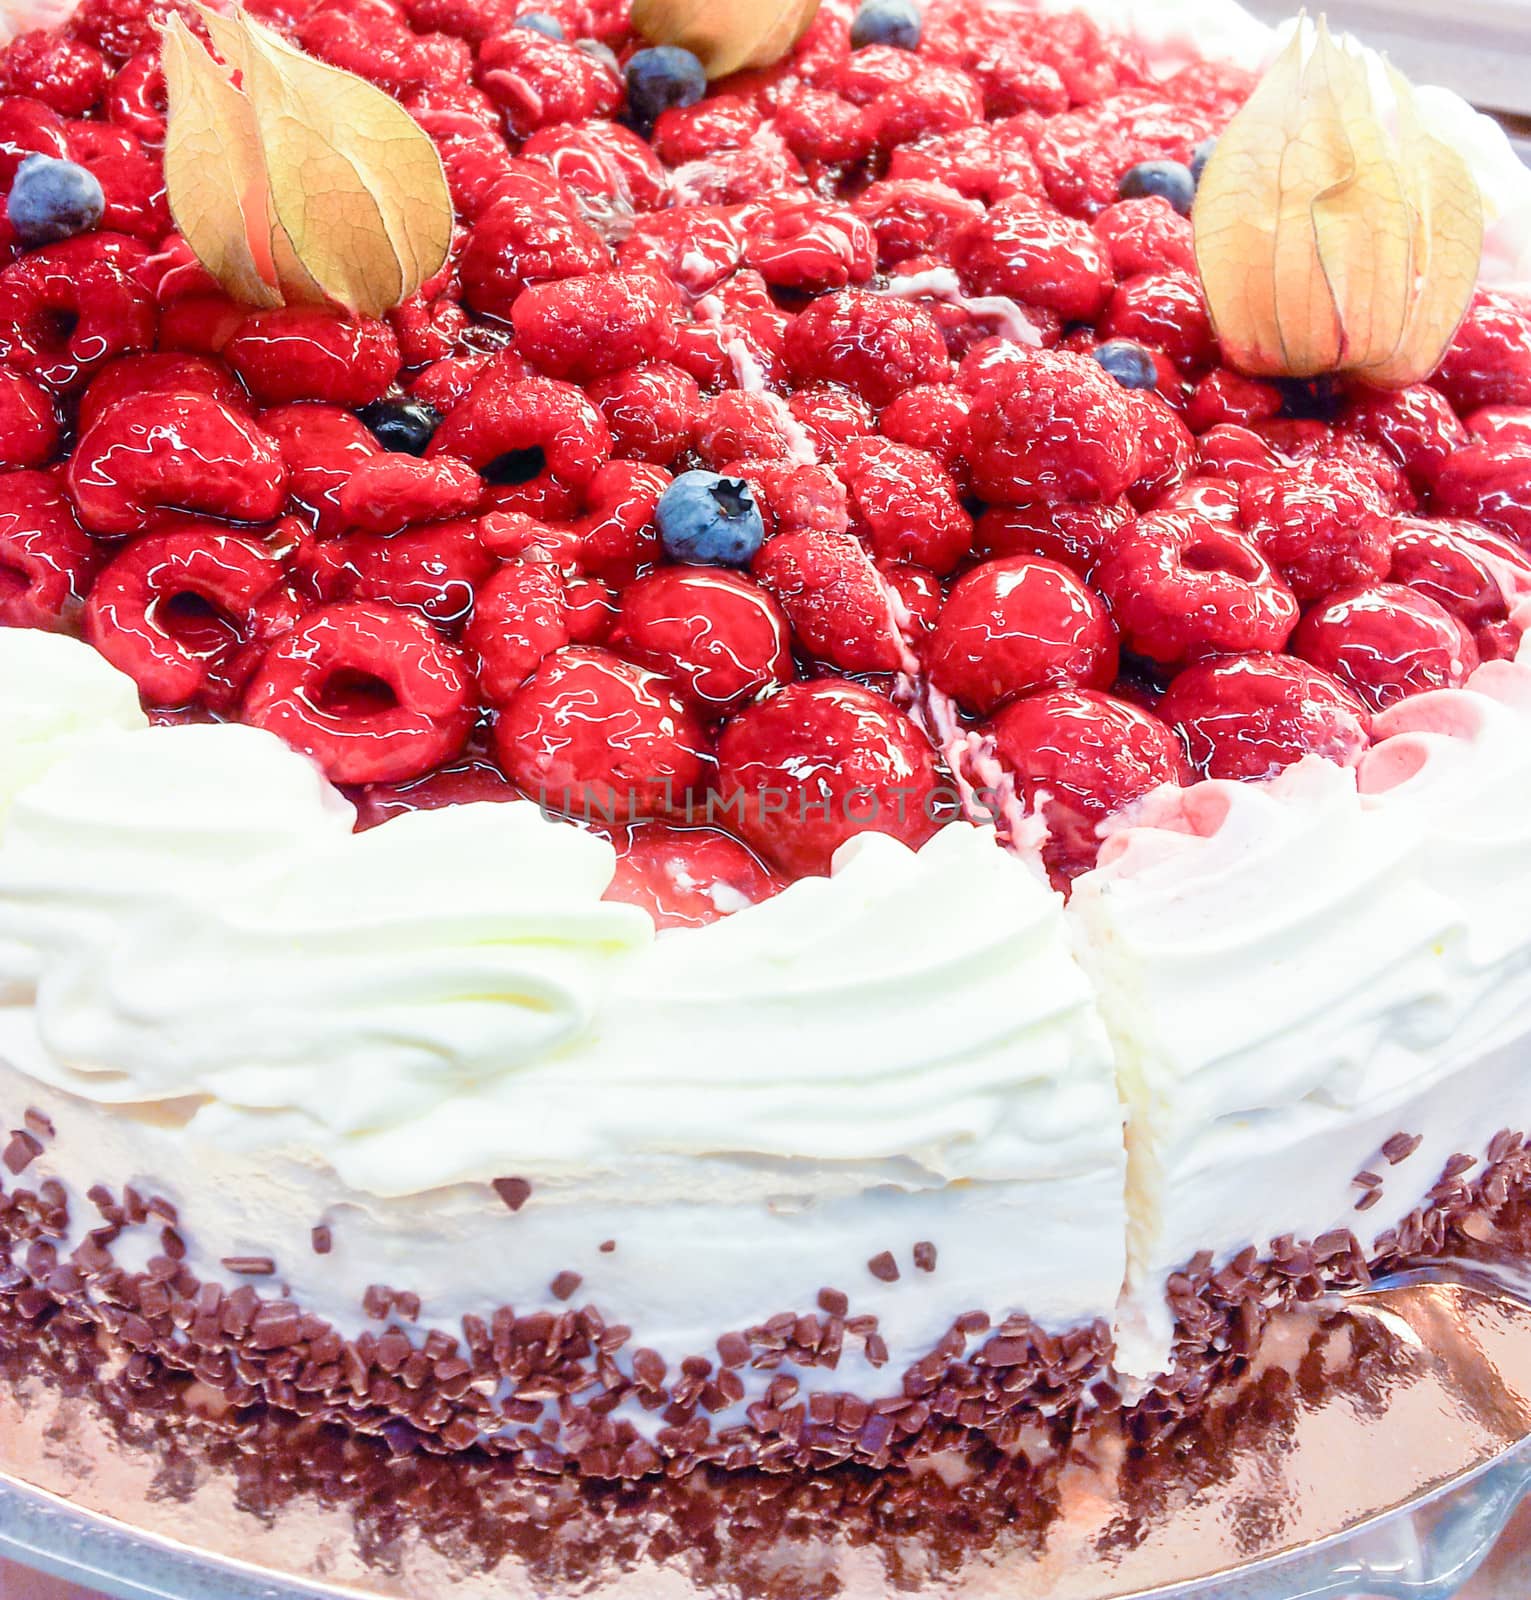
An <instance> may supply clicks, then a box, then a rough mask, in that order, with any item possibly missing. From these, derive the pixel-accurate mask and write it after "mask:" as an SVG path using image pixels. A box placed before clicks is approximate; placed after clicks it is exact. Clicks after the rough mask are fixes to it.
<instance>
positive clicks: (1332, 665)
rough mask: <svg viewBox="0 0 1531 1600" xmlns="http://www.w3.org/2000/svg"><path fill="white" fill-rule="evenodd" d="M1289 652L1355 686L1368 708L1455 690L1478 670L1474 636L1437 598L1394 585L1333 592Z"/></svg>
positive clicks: (1349, 686) (1304, 623)
mask: <svg viewBox="0 0 1531 1600" xmlns="http://www.w3.org/2000/svg"><path fill="white" fill-rule="evenodd" d="M1292 653H1293V654H1294V655H1298V656H1301V657H1302V659H1303V660H1304V661H1309V662H1311V663H1312V664H1313V665H1314V666H1315V667H1320V668H1322V669H1323V670H1324V671H1325V672H1327V673H1328V674H1329V675H1330V676H1331V677H1333V678H1335V679H1337V680H1338V681H1339V682H1340V683H1343V684H1344V685H1345V687H1346V688H1347V689H1352V690H1354V691H1355V693H1356V694H1357V695H1358V696H1359V697H1360V698H1361V699H1362V700H1363V701H1365V703H1366V704H1367V705H1368V706H1370V707H1371V709H1372V710H1373V711H1383V710H1385V709H1386V708H1387V707H1388V706H1390V705H1392V704H1394V703H1395V702H1396V701H1399V700H1402V699H1404V698H1405V697H1406V696H1407V695H1411V694H1423V693H1424V692H1425V691H1426V690H1429V689H1454V688H1456V687H1457V686H1458V685H1459V684H1462V683H1465V682H1466V681H1467V676H1468V674H1469V673H1470V672H1471V671H1472V670H1473V668H1474V667H1476V666H1477V665H1478V650H1477V646H1476V645H1474V643H1473V640H1472V635H1471V634H1469V633H1468V631H1467V629H1466V628H1464V627H1463V626H1462V624H1461V623H1460V622H1458V621H1457V619H1456V618H1455V617H1454V616H1452V614H1451V613H1450V612H1449V611H1447V610H1445V609H1444V608H1443V607H1441V606H1438V605H1437V604H1436V603H1435V601H1433V600H1430V599H1427V598H1426V597H1425V596H1424V595H1422V594H1417V593H1415V591H1414V590H1412V589H1405V588H1403V587H1402V586H1401V585H1399V584H1396V583H1379V584H1375V585H1373V586H1372V587H1371V588H1370V589H1352V590H1349V591H1347V592H1345V593H1343V594H1337V595H1331V596H1330V598H1329V599H1327V600H1326V601H1325V602H1324V603H1323V604H1322V605H1321V606H1315V607H1314V609H1313V610H1312V611H1310V612H1309V613H1308V614H1307V616H1305V617H1304V618H1303V619H1302V623H1301V625H1300V626H1299V627H1298V629H1297V632H1296V633H1295V634H1294V635H1293V637H1292Z"/></svg>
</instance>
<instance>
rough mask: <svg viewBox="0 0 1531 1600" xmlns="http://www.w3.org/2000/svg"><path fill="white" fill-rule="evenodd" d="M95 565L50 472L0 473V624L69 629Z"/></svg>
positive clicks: (94, 550) (95, 555)
mask: <svg viewBox="0 0 1531 1600" xmlns="http://www.w3.org/2000/svg"><path fill="white" fill-rule="evenodd" d="M100 564H101V551H100V547H99V546H98V545H97V544H96V542H95V541H94V540H93V539H91V538H90V536H89V535H88V534H86V533H85V531H84V530H83V529H82V528H81V527H80V525H79V523H78V522H77V521H76V520H75V515H74V507H73V506H71V505H70V503H69V501H68V500H67V499H66V498H65V497H64V495H63V494H61V493H60V492H59V486H58V484H57V482H56V481H55V479H54V477H53V475H52V474H51V473H47V472H7V473H4V474H3V475H0V627H5V628H46V629H50V630H51V629H61V628H65V627H68V626H69V625H70V624H71V623H72V622H73V621H74V618H75V613H76V612H77V611H78V609H79V605H80V602H81V601H82V600H83V599H84V598H85V593H86V590H87V589H89V587H90V580H91V578H92V576H93V575H94V573H95V570H96V568H97V567H98V566H99V565H100Z"/></svg>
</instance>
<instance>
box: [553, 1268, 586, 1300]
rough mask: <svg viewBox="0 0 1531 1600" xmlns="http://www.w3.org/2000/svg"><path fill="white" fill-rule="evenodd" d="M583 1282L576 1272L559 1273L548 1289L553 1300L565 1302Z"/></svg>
mask: <svg viewBox="0 0 1531 1600" xmlns="http://www.w3.org/2000/svg"><path fill="white" fill-rule="evenodd" d="M584 1281H585V1280H584V1279H583V1278H582V1277H580V1275H579V1274H578V1273H577V1272H560V1273H559V1274H558V1276H557V1277H556V1278H554V1279H553V1281H552V1283H551V1284H550V1285H549V1288H550V1289H551V1290H552V1294H553V1298H554V1299H555V1300H567V1299H569V1298H570V1296H571V1295H573V1293H574V1291H575V1290H576V1289H577V1288H579V1286H580V1285H581V1284H582V1283H583V1282H584Z"/></svg>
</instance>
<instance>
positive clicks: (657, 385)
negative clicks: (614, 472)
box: [586, 361, 702, 467]
mask: <svg viewBox="0 0 1531 1600" xmlns="http://www.w3.org/2000/svg"><path fill="white" fill-rule="evenodd" d="M586 393H587V395H588V396H589V398H590V399H591V400H593V401H594V402H595V404H596V405H597V406H598V407H599V408H600V412H601V415H602V417H604V418H605V420H606V426H607V427H608V428H609V429H610V430H611V447H612V453H613V454H614V455H617V456H625V457H627V458H629V459H631V460H635V461H650V462H653V463H655V464H656V465H658V466H662V467H663V466H669V464H670V463H671V462H672V461H674V460H675V458H676V457H677V456H680V455H683V454H684V453H685V452H686V451H687V450H689V449H690V448H691V445H692V442H693V441H694V440H695V438H696V432H697V427H698V424H699V422H700V419H701V415H702V396H701V391H700V390H699V389H698V388H697V386H696V380H695V379H694V378H692V377H691V375H690V374H689V373H686V372H682V371H681V369H680V368H679V367H676V366H672V365H670V364H669V363H668V362H664V361H653V362H648V363H645V364H643V365H640V366H635V367H629V368H628V369H627V370H626V371H624V372H617V373H613V374H612V375H611V376H610V377H606V378H601V379H599V380H597V381H596V382H595V383H593V384H591V385H590V387H589V388H588V389H587V390H586Z"/></svg>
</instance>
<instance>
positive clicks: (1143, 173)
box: [1116, 161, 1196, 217]
mask: <svg viewBox="0 0 1531 1600" xmlns="http://www.w3.org/2000/svg"><path fill="white" fill-rule="evenodd" d="M1116 192H1117V193H1118V194H1119V195H1120V196H1121V197H1122V199H1123V200H1147V199H1149V198H1150V197H1151V196H1153V195H1158V196H1160V198H1161V199H1165V200H1168V201H1169V203H1170V204H1171V205H1172V206H1174V208H1175V209H1176V210H1177V211H1178V212H1179V213H1180V215H1181V216H1183V217H1188V216H1190V214H1191V206H1192V203H1193V202H1194V201H1195V199H1196V179H1195V177H1194V176H1193V175H1192V172H1191V169H1190V168H1189V167H1188V166H1186V164H1185V163H1184V162H1183V161H1140V162H1139V163H1138V164H1137V166H1135V167H1130V168H1128V170H1127V171H1126V173H1124V174H1123V177H1122V181H1121V182H1120V183H1119V184H1118V185H1117V188H1116Z"/></svg>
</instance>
